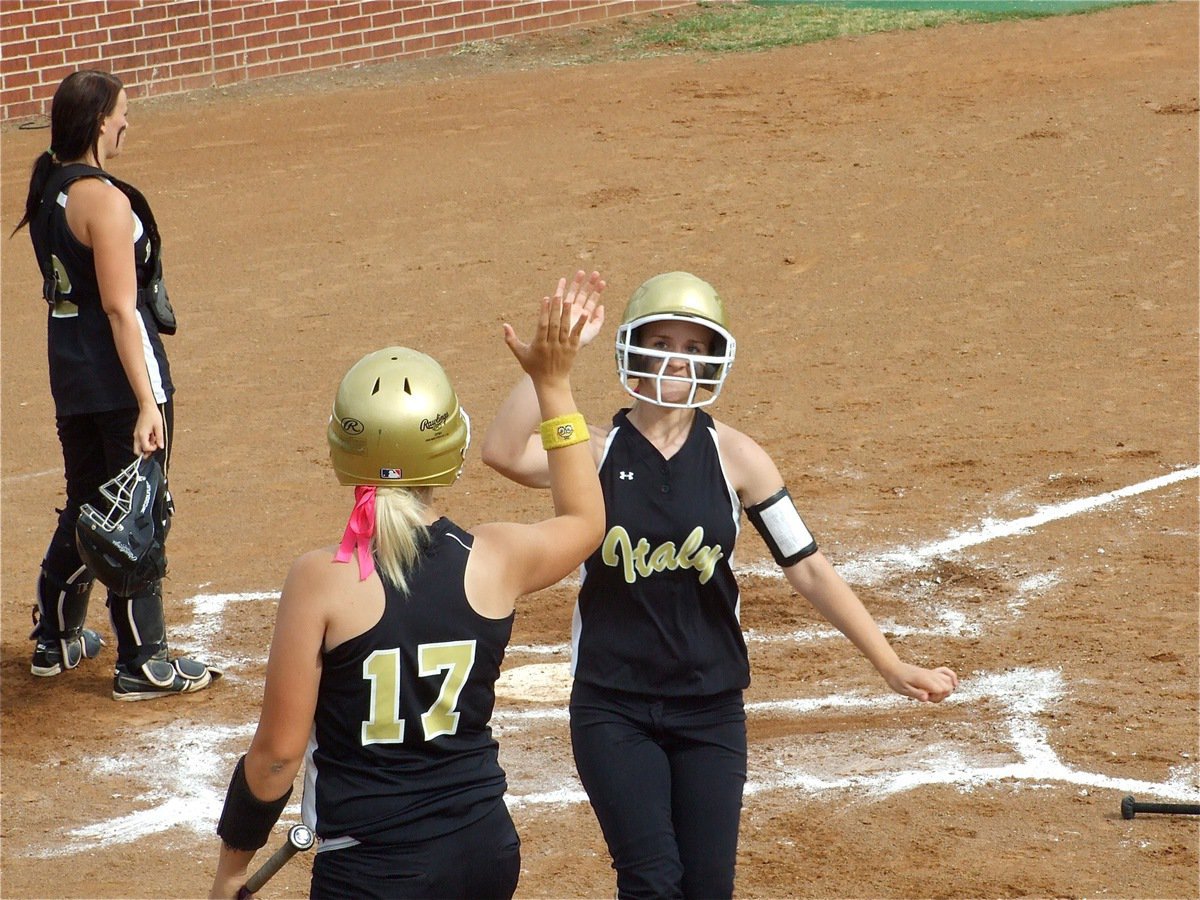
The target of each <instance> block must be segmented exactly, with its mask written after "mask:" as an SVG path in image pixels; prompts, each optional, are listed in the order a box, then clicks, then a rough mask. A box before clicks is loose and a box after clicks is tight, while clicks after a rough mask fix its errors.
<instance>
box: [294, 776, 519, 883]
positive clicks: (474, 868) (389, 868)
mask: <svg viewBox="0 0 1200 900" xmlns="http://www.w3.org/2000/svg"><path fill="white" fill-rule="evenodd" d="M520 876H521V841H520V838H518V837H517V829H516V826H514V825H513V820H512V817H511V816H510V815H509V812H508V807H507V806H505V805H504V800H503V798H501V799H498V800H497V801H496V805H495V806H494V807H493V808H492V809H491V810H490V811H489V812H488V813H487V814H486V815H485V816H484V817H483V818H482V819H479V820H478V821H475V822H473V823H471V824H470V825H467V826H465V827H463V828H460V829H458V830H457V831H452V832H450V833H449V834H444V835H440V836H438V837H436V838H430V839H429V840H426V841H419V842H416V843H411V844H355V845H354V846H351V847H344V848H342V849H339V850H328V851H325V852H319V853H317V858H316V859H315V860H314V861H313V869H312V881H311V882H310V885H309V894H308V896H309V898H310V900H405V898H414V900H415V898H422V900H430V898H435V897H436V898H446V900H451V898H464V900H466V898H471V900H493V898H495V900H509V898H511V897H512V895H513V894H514V893H516V890H517V880H518V879H519V878H520Z"/></svg>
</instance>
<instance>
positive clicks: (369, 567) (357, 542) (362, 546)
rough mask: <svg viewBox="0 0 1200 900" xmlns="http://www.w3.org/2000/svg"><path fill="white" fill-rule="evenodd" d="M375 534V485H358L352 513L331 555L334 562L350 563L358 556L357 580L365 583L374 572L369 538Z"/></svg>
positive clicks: (373, 559)
mask: <svg viewBox="0 0 1200 900" xmlns="http://www.w3.org/2000/svg"><path fill="white" fill-rule="evenodd" d="M374 534H375V485H373V484H360V485H358V486H357V487H356V488H355V489H354V511H353V512H352V513H350V521H348V522H347V523H346V531H345V533H344V534H343V535H342V543H341V544H340V545H339V546H338V550H337V553H335V554H334V555H333V561H334V562H343V563H344V562H350V557H351V556H353V555H355V554H356V553H357V554H358V580H359V581H366V580H367V579H368V578H369V577H370V576H371V574H372V573H373V572H374V571H375V558H374V557H373V556H372V555H371V537H372V536H373V535H374Z"/></svg>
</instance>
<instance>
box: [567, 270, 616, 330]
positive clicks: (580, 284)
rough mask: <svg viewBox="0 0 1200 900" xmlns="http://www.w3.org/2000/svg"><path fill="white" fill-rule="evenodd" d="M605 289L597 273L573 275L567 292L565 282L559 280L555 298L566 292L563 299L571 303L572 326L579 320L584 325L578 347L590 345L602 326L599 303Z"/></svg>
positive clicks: (601, 307) (602, 319)
mask: <svg viewBox="0 0 1200 900" xmlns="http://www.w3.org/2000/svg"><path fill="white" fill-rule="evenodd" d="M605 287H606V284H605V282H604V279H602V278H601V277H600V273H599V272H593V273H592V274H591V275H588V274H587V273H586V272H584V271H583V270H582V269H580V270H579V271H578V272H576V273H575V279H574V280H573V281H572V282H571V287H570V289H569V290H567V280H566V279H565V278H561V279H559V282H558V291H557V292H556V294H555V296H558V295H561V294H562V293H563V291H564V290H566V291H567V292H566V294H565V299H567V300H569V301H570V302H571V304H572V306H571V308H572V310H573V312H572V315H573V316H574V317H575V318H574V319H573V320H572V321H573V324H574V323H576V322H578V320H579V319H580V318H582V319H583V320H584V321H585V323H586V324H585V325H584V327H583V331H582V332H580V334H579V346H580V347H586V346H587V345H588V344H590V343H591V342H592V340H593V339H594V338H595V337H596V335H598V334H599V333H600V329H601V328H602V327H603V325H604V304H603V303H601V302H600V295H601V294H602V293H603V292H604V288H605Z"/></svg>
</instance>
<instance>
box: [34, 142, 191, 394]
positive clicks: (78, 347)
mask: <svg viewBox="0 0 1200 900" xmlns="http://www.w3.org/2000/svg"><path fill="white" fill-rule="evenodd" d="M80 178H100V179H103V180H105V181H108V182H109V183H112V182H113V181H114V179H112V178H111V177H110V176H109V175H108V174H107V173H106V172H105V171H104V170H103V169H97V168H95V167H93V166H84V165H70V166H63V167H61V168H56V169H54V170H53V172H52V173H51V175H50V180H49V181H48V182H47V184H46V193H45V195H44V196H43V197H42V202H41V206H40V207H39V210H38V212H37V214H36V215H35V216H34V218H33V219H32V220H31V221H30V223H29V236H30V238H31V239H32V241H33V246H34V252H35V253H36V254H37V257H38V260H39V266H40V265H41V262H42V260H47V261H49V264H50V265H51V266H52V268H53V277H54V280H55V282H56V286H55V290H54V299H53V300H52V302H51V303H50V308H49V315H48V318H47V330H46V337H47V351H48V356H49V361H50V393H51V394H52V396H53V397H54V406H55V412H56V414H57V415H59V416H70V415H76V414H79V413H96V412H106V411H108V410H113V409H126V408H129V407H136V406H137V397H136V396H135V395H134V393H133V388H132V387H130V385H129V379H128V378H127V377H126V375H125V369H124V368H123V367H122V366H121V358H120V357H119V356H118V355H117V346H116V343H115V341H114V340H113V333H112V326H111V325H110V324H109V321H108V316H107V315H105V312H104V308H103V306H102V305H101V303H100V287H99V285H98V284H97V281H96V261H95V258H94V256H93V255H92V250H91V248H90V247H86V246H84V245H83V244H82V243H80V242H79V241H78V240H77V239H76V237H75V235H74V234H72V233H71V229H70V227H69V226H68V225H67V212H66V206H67V188H68V187H69V186H70V185H71V184H72V183H74V182H75V181H77V180H79V179H80ZM133 225H134V232H133V239H134V240H133V246H132V247H130V248H129V249H130V253H131V254H132V255H133V259H134V266H135V268H136V270H137V283H138V284H139V285H142V284H144V283H145V282H146V280H147V279H148V278H149V276H150V274H151V273H150V269H149V266H150V253H151V245H150V238H149V235H148V233H147V230H146V228H145V225H144V223H143V222H142V221H141V219H139V218H138V216H137V215H136V214H135V215H134V220H133ZM138 314H139V315H138V318H139V320H140V322H141V326H142V327H141V331H142V353H143V356H144V358H145V361H146V371H147V372H148V373H149V375H150V386H151V387H152V388H153V389H154V398H155V400H156V401H157V402H158V403H160V404H161V403H166V402H167V400H168V399H169V397H170V396H171V394H172V393H174V390H175V388H174V385H173V384H172V382H171V368H170V365H169V364H168V362H167V354H166V350H165V349H164V348H163V343H162V338H161V337H160V336H159V332H158V324H157V323H156V322H155V321H154V316H153V315H152V314H151V313H150V311H149V309H148V308H146V307H144V306H142V305H139V307H138Z"/></svg>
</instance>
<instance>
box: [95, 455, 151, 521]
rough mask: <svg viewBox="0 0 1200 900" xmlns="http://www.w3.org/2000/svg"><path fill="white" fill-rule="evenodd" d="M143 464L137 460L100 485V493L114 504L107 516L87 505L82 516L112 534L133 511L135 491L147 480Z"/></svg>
mask: <svg viewBox="0 0 1200 900" xmlns="http://www.w3.org/2000/svg"><path fill="white" fill-rule="evenodd" d="M141 463H142V460H141V459H140V458H139V459H135V460H134V461H133V462H131V463H130V464H129V465H127V466H126V467H125V468H124V469H122V470H121V471H120V472H119V473H117V474H116V475H114V476H113V477H112V478H110V479H109V480H108V481H106V482H104V484H102V485H100V493H101V494H103V495H104V497H105V499H106V500H108V502H109V503H111V504H112V506H111V507H110V508H109V510H108V512H107V513H106V514H105V515H103V516H101V515H100V512H99V510H97V509H96V508H95V507H93V506H91V505H87V504H85V505H84V507H83V509H81V510H80V515H86V516H87V518H88V519H89V520H90V521H91V522H93V523H94V524H95V525H96V527H98V528H101V529H103V530H104V531H110V532H111V531H113V530H114V529H116V527H117V526H118V525H119V524H120V523H121V520H122V519H124V518H125V517H126V516H127V515H129V514H130V513H131V512H132V511H133V499H134V498H133V492H134V489H135V488H136V487H137V485H138V483H139V482H142V481H145V480H146V476H145V475H143V474H142V473H141V469H140V466H141Z"/></svg>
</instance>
